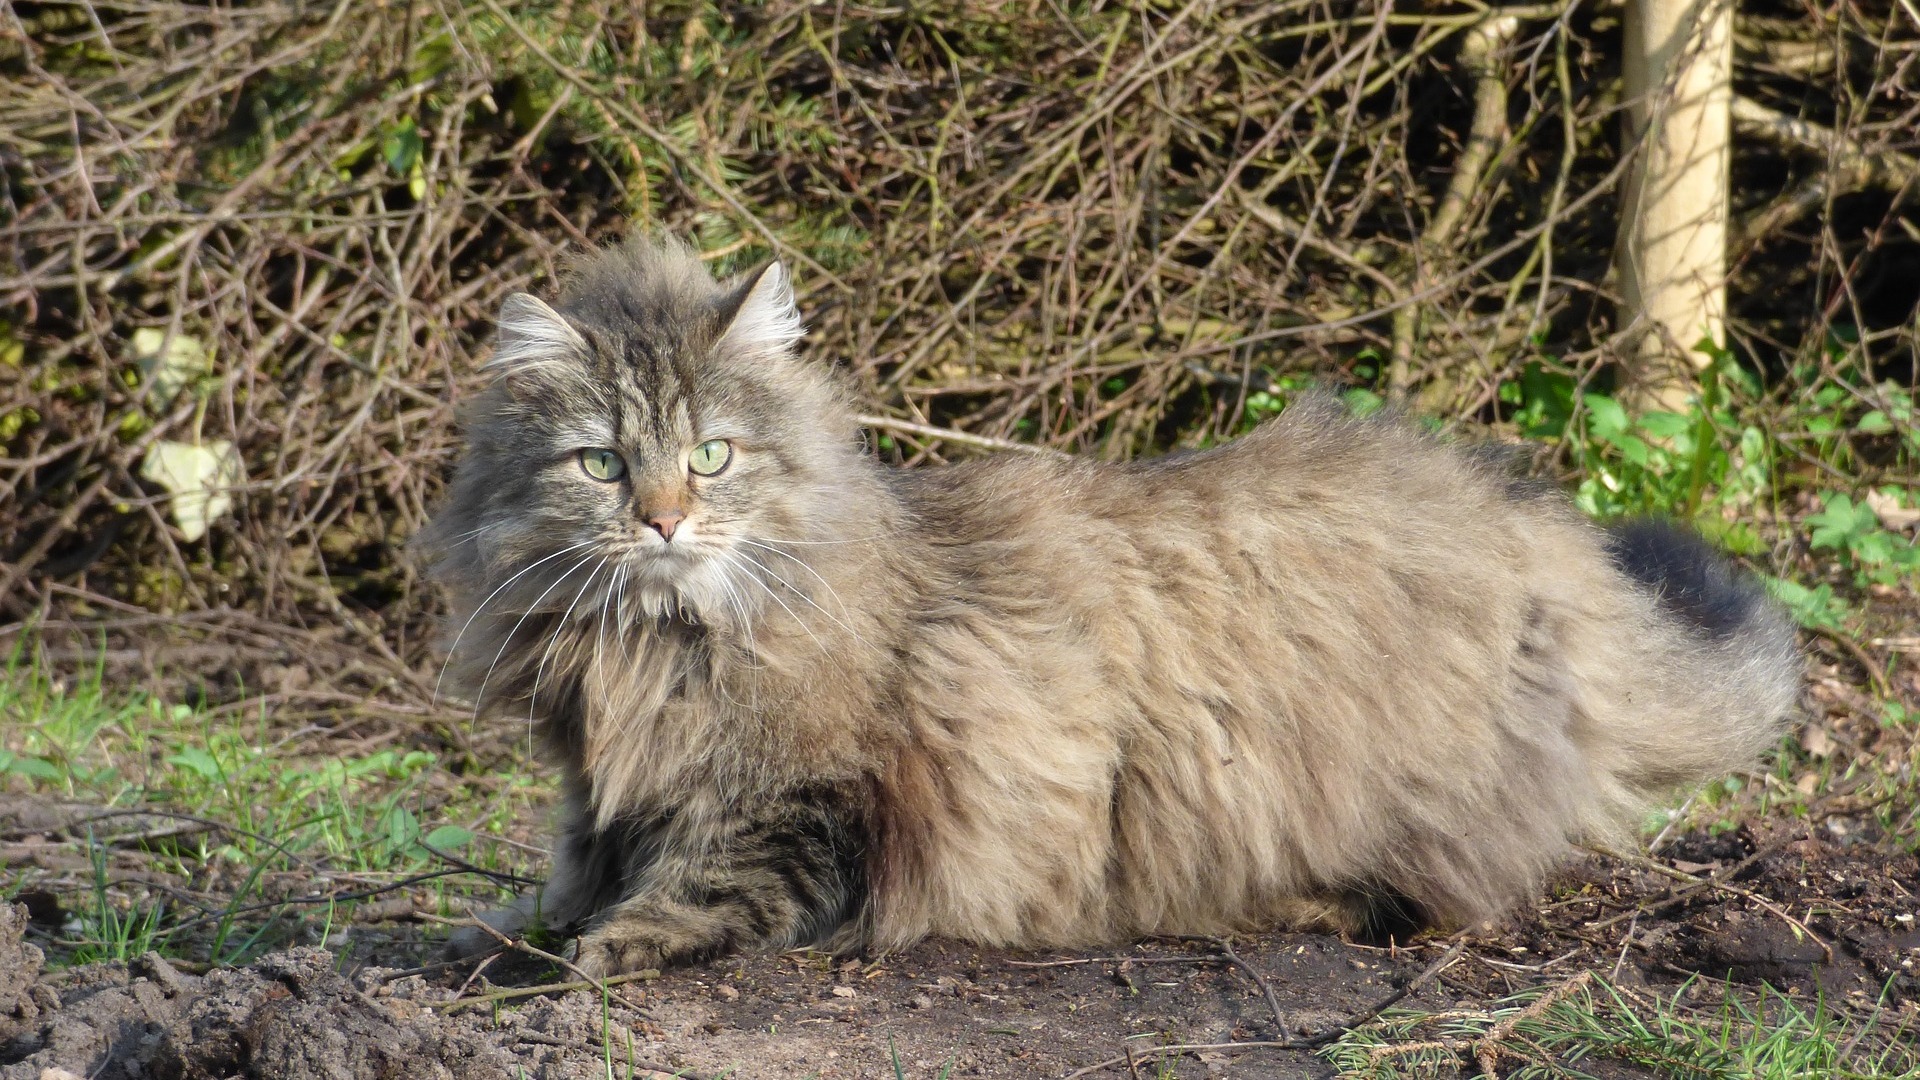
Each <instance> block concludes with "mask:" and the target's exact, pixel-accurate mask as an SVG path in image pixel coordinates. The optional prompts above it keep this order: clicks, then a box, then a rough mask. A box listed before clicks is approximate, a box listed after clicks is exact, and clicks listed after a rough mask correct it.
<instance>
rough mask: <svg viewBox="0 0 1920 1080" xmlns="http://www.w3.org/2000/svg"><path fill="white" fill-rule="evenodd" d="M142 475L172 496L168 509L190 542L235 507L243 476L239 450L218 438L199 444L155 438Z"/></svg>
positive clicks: (148, 451) (168, 501) (205, 533)
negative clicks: (233, 489)
mask: <svg viewBox="0 0 1920 1080" xmlns="http://www.w3.org/2000/svg"><path fill="white" fill-rule="evenodd" d="M140 476H141V478H142V479H145V480H151V481H153V482H154V483H156V484H159V485H160V486H161V487H163V488H166V489H167V491H168V492H169V493H170V494H171V495H172V496H173V497H172V498H171V499H168V500H167V510H168V512H169V513H170V514H171V515H172V517H173V523H174V524H175V525H176V526H178V527H179V529H180V535H181V536H182V537H184V538H185V539H186V540H187V541H188V542H189V543H191V542H192V541H195V540H198V539H200V538H201V537H203V536H205V535H207V529H208V528H209V527H210V526H211V525H212V524H213V522H214V520H215V519H216V518H219V517H220V516H221V515H223V514H225V513H226V512H227V511H228V510H229V509H231V508H232V507H233V494H232V492H231V489H232V488H235V487H238V486H239V484H240V481H241V480H242V479H243V478H244V474H243V473H242V471H241V468H240V454H239V452H238V451H236V450H235V449H234V448H233V444H232V443H230V442H225V441H223V440H219V439H214V440H211V441H209V442H206V443H203V444H200V445H197V446H196V445H194V444H193V443H183V442H169V441H167V440H161V441H160V442H156V443H154V444H153V446H152V447H151V448H149V449H148V450H147V456H146V458H145V459H143V460H142V461H141V462H140Z"/></svg>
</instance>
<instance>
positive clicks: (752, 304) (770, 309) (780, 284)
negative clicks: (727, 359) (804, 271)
mask: <svg viewBox="0 0 1920 1080" xmlns="http://www.w3.org/2000/svg"><path fill="white" fill-rule="evenodd" d="M806 333H807V328H806V327H805V326H803V325H801V322H800V309H799V308H798V307H797V306H795V305H794V302H793V285H792V283H791V281H789V280H788V278H787V268H786V267H784V266H782V265H780V264H779V263H778V262H770V263H768V264H767V265H766V268H765V269H763V270H761V271H760V275H759V276H758V277H756V278H754V279H753V284H752V285H751V286H749V287H748V289H747V295H746V299H744V300H742V301H740V308H739V310H737V311H735V312H734V315H733V321H732V322H730V323H728V324H727V332H726V333H724V334H722V335H720V344H721V345H723V346H725V347H728V348H732V349H737V350H739V351H741V352H743V353H749V354H751V353H776V352H785V351H786V350H787V349H788V348H790V347H792V345H793V343H794V342H796V341H799V340H800V339H801V338H802V337H805V336H806Z"/></svg>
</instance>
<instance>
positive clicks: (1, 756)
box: [0, 750, 60, 780]
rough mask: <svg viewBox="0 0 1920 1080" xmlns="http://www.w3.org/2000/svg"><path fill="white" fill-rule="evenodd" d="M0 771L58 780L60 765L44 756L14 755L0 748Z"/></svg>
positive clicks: (29, 777) (33, 778)
mask: <svg viewBox="0 0 1920 1080" xmlns="http://www.w3.org/2000/svg"><path fill="white" fill-rule="evenodd" d="M0 773H9V774H12V775H14V776H24V777H26V778H27V779H29V780H58V779H60V766H58V765H55V764H54V763H53V762H51V761H48V760H47V759H46V758H42V757H28V756H16V755H14V754H10V753H7V752H6V751H5V750H0Z"/></svg>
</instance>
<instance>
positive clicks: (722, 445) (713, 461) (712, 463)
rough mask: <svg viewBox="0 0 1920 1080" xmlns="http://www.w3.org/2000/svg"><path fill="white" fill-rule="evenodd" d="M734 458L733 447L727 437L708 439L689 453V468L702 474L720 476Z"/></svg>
mask: <svg viewBox="0 0 1920 1080" xmlns="http://www.w3.org/2000/svg"><path fill="white" fill-rule="evenodd" d="M732 460H733V447H732V446H731V445H729V444H728V443H727V441H726V440H725V439H708V440H707V441H706V442H703V443H701V444H700V445H699V446H696V447H694V448H693V453H691V454H688V455H687V468H689V469H692V470H693V471H694V472H695V473H698V474H699V475H701V476H718V475H720V474H721V472H723V471H725V469H726V467H727V463H728V462H730V461H732Z"/></svg>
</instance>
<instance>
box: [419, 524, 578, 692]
mask: <svg viewBox="0 0 1920 1080" xmlns="http://www.w3.org/2000/svg"><path fill="white" fill-rule="evenodd" d="M474 531H475V532H479V531H480V530H478V529H476V530H474ZM591 543H593V541H591V540H582V541H580V542H579V543H577V544H574V545H572V546H571V547H563V548H561V549H560V550H559V551H556V552H554V553H553V554H551V555H548V556H547V557H545V558H543V559H541V560H540V561H539V562H536V563H532V564H531V565H528V566H526V567H523V568H522V569H521V570H520V572H519V573H517V574H515V575H513V576H512V577H510V578H508V579H507V580H505V581H503V582H501V583H500V587H499V588H497V589H495V590H493V591H492V592H490V593H488V594H487V598H486V599H485V600H482V601H480V603H479V604H477V605H475V606H474V609H473V614H471V615H469V616H467V621H466V622H465V623H464V624H462V625H461V627H460V632H459V633H458V634H455V635H454V636H453V644H452V645H450V646H448V648H447V658H446V660H444V661H442V662H441V664H440V676H439V678H437V679H435V680H434V681H433V700H434V701H436V702H437V701H439V700H440V684H441V683H442V682H445V681H446V678H447V668H448V667H450V666H452V664H453V656H454V653H456V652H458V651H459V649H460V639H461V638H464V637H466V636H467V630H468V629H469V628H471V627H472V626H473V620H475V619H477V618H479V617H480V613H481V612H482V611H485V610H486V608H487V605H488V604H491V603H493V598H494V597H496V596H499V595H500V593H501V592H502V591H503V590H504V589H506V587H507V586H509V585H511V584H513V583H514V582H516V581H519V580H520V579H521V578H522V577H524V576H525V575H526V573H527V572H528V571H529V570H532V569H534V568H535V567H537V566H540V565H541V564H542V563H548V562H552V561H553V560H555V559H557V558H559V557H560V556H562V555H565V554H567V553H568V552H570V551H578V550H580V549H581V548H583V547H586V546H587V545H588V544H591ZM498 659H499V658H498V657H495V660H498ZM488 670H489V671H491V670H492V668H491V665H489V668H488Z"/></svg>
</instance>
